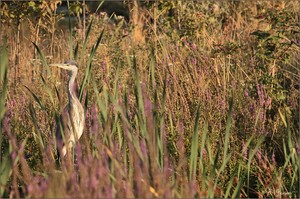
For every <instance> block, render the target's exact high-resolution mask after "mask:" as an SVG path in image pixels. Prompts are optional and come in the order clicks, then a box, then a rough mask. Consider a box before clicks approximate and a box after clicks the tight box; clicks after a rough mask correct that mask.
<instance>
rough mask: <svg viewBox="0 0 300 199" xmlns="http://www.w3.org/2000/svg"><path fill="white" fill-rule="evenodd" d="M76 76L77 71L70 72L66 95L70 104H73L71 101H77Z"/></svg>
mask: <svg viewBox="0 0 300 199" xmlns="http://www.w3.org/2000/svg"><path fill="white" fill-rule="evenodd" d="M76 75H77V71H72V73H71V74H70V76H71V77H70V80H69V87H68V95H69V102H70V104H73V101H74V100H76V101H79V100H78V94H77V83H76V81H75V79H76Z"/></svg>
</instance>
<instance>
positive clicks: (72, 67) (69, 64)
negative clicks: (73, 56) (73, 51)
mask: <svg viewBox="0 0 300 199" xmlns="http://www.w3.org/2000/svg"><path fill="white" fill-rule="evenodd" d="M50 66H56V67H59V68H62V69H65V70H68V71H70V72H76V73H77V70H78V65H77V63H76V62H75V61H73V60H69V61H65V63H64V64H50Z"/></svg>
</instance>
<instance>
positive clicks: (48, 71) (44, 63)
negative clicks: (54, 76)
mask: <svg viewBox="0 0 300 199" xmlns="http://www.w3.org/2000/svg"><path fill="white" fill-rule="evenodd" d="M32 44H33V45H34V47H35V49H36V50H37V52H38V54H39V56H40V58H41V60H42V62H43V65H44V66H46V70H47V76H51V70H50V68H49V66H48V63H47V60H46V58H45V56H44V54H43V52H42V51H41V49H40V48H39V47H38V46H37V45H36V44H35V43H34V42H32Z"/></svg>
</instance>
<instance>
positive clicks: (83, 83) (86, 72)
mask: <svg viewBox="0 0 300 199" xmlns="http://www.w3.org/2000/svg"><path fill="white" fill-rule="evenodd" d="M103 33H104V30H102V32H101V34H100V36H99V37H98V39H97V42H96V44H95V45H94V46H93V48H92V50H91V54H90V57H89V59H88V63H87V67H86V70H85V73H84V77H83V80H82V82H81V85H80V89H79V99H80V101H81V100H82V94H83V89H84V87H85V84H86V81H87V79H89V78H90V74H91V73H90V71H91V68H92V61H93V58H94V56H95V53H96V51H97V49H98V46H99V44H100V42H101V40H102V37H103Z"/></svg>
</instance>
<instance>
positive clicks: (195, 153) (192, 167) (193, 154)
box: [189, 105, 200, 180]
mask: <svg viewBox="0 0 300 199" xmlns="http://www.w3.org/2000/svg"><path fill="white" fill-rule="evenodd" d="M199 119H200V105H199V106H198V108H197V113H196V117H195V123H194V133H193V137H192V146H191V155H190V165H189V169H190V174H189V180H192V179H193V178H194V177H195V175H196V168H197V158H198V128H199Z"/></svg>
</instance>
